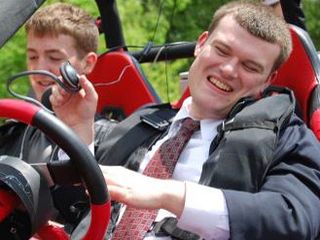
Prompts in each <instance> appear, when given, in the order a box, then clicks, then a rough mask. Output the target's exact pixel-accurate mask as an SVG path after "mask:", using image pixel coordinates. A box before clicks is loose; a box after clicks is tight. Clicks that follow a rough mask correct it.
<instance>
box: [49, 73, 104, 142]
mask: <svg viewBox="0 0 320 240" xmlns="http://www.w3.org/2000/svg"><path fill="white" fill-rule="evenodd" d="M80 85H81V87H82V88H81V90H80V91H79V92H77V93H72V94H71V93H68V92H66V91H65V90H64V89H62V88H61V87H59V86H58V85H55V86H53V87H52V94H51V96H50V102H51V104H52V108H53V111H54V112H55V114H56V115H57V117H58V118H59V119H61V120H62V121H63V122H64V123H65V124H67V125H68V126H69V127H71V128H72V129H73V130H74V131H75V132H76V133H77V134H78V135H79V136H80V137H81V138H82V140H83V141H84V142H85V143H86V144H90V143H92V141H93V136H94V130H93V124H94V115H95V112H96V107H97V102H98V94H97V93H96V91H95V89H94V87H93V85H92V84H91V82H90V81H89V80H88V79H87V78H86V77H85V76H84V75H82V76H80Z"/></svg>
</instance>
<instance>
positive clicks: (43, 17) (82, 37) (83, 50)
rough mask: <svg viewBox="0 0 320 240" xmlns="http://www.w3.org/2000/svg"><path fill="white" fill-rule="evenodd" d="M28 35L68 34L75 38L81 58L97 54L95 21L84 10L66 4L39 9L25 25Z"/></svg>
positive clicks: (55, 4) (97, 37) (97, 39)
mask: <svg viewBox="0 0 320 240" xmlns="http://www.w3.org/2000/svg"><path fill="white" fill-rule="evenodd" d="M25 29H26V32H27V33H30V32H32V33H33V34H35V35H37V36H40V37H42V36H44V35H51V36H53V37H56V36H58V35H59V34H66V35H69V36H71V37H73V38H74V40H75V48H76V49H77V51H78V54H79V55H80V56H79V57H83V56H84V55H85V54H87V53H89V52H96V51H97V48H98V42H99V31H98V28H97V26H96V25H95V22H94V19H93V18H92V17H91V16H90V15H89V14H88V13H87V12H86V11H84V10H83V9H81V8H79V7H76V6H73V5H71V4H66V3H54V4H51V5H48V6H45V7H42V8H40V9H38V10H37V11H36V12H35V14H34V15H33V16H32V17H31V18H30V19H29V20H28V21H27V23H26V25H25Z"/></svg>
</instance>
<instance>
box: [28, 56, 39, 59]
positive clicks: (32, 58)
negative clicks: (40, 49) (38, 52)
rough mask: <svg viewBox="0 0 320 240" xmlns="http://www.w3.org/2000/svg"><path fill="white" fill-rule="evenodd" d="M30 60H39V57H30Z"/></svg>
mask: <svg viewBox="0 0 320 240" xmlns="http://www.w3.org/2000/svg"><path fill="white" fill-rule="evenodd" d="M28 59H29V60H37V59H38V57H37V56H28Z"/></svg>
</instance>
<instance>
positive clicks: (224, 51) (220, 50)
mask: <svg viewBox="0 0 320 240" xmlns="http://www.w3.org/2000/svg"><path fill="white" fill-rule="evenodd" d="M215 48H216V52H217V53H218V55H219V56H228V52H227V51H226V50H224V49H222V48H221V47H217V46H216V47H215Z"/></svg>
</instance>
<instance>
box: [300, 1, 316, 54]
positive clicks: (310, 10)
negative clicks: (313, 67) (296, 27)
mask: <svg viewBox="0 0 320 240" xmlns="http://www.w3.org/2000/svg"><path fill="white" fill-rule="evenodd" d="M303 9H304V13H305V15H306V24H307V29H308V32H309V33H310V36H311V38H312V40H313V42H314V44H315V46H316V49H318V51H319V50H320V21H319V19H320V11H319V9H320V1H319V0H305V1H304V2H303Z"/></svg>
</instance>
